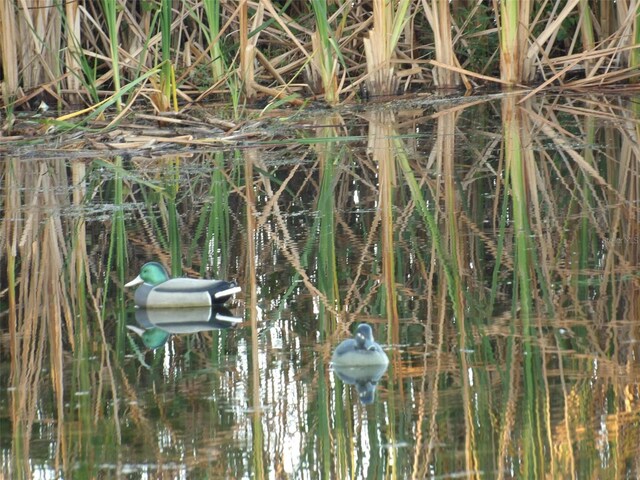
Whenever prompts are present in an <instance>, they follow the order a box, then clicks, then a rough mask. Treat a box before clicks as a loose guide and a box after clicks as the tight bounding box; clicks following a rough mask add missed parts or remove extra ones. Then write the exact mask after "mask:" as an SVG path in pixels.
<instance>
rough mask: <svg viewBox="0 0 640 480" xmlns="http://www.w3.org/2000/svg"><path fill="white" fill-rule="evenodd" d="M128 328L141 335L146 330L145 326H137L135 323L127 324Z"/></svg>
mask: <svg viewBox="0 0 640 480" xmlns="http://www.w3.org/2000/svg"><path fill="white" fill-rule="evenodd" d="M127 328H128V329H129V330H131V331H132V332H134V333H137V334H138V335H140V336H142V334H143V333H144V332H145V329H144V328H140V327H136V326H134V325H127Z"/></svg>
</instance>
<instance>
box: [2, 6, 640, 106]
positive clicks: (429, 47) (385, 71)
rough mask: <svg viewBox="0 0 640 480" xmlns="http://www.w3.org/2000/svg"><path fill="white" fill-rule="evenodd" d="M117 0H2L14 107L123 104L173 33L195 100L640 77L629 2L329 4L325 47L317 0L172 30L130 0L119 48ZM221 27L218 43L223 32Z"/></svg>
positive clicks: (242, 9)
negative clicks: (122, 95)
mask: <svg viewBox="0 0 640 480" xmlns="http://www.w3.org/2000/svg"><path fill="white" fill-rule="evenodd" d="M114 1H115V0H114ZM105 5H106V3H103V2H90V1H87V0H71V1H68V2H64V8H60V7H58V6H57V5H56V4H55V3H54V2H52V1H45V0H38V1H34V2H31V3H28V2H20V3H18V4H16V3H15V2H11V1H9V0H3V1H2V2H1V3H0V26H1V27H2V28H1V31H2V48H1V50H0V63H1V65H2V72H3V76H2V78H1V79H0V81H1V85H2V92H3V99H4V104H5V106H8V107H10V106H11V105H14V104H20V102H25V101H26V100H27V99H29V98H32V97H33V96H37V98H38V100H40V99H45V100H47V102H48V103H52V102H54V103H58V104H59V105H61V106H64V105H65V104H66V103H77V102H78V101H83V102H84V103H86V104H89V103H92V102H95V101H96V100H97V98H96V96H97V97H106V96H108V95H112V94H113V93H114V92H115V91H116V90H117V88H118V76H121V77H122V82H123V85H124V84H125V83H127V82H131V81H134V80H135V79H136V78H138V77H139V76H140V75H143V74H144V73H145V72H148V71H149V70H150V69H152V68H154V67H157V66H158V64H159V63H160V61H161V59H162V58H163V53H162V51H161V49H162V37H165V38H167V37H170V45H169V48H170V50H169V59H170V62H171V64H172V65H173V68H174V70H175V72H176V77H177V85H176V87H177V91H176V95H177V96H178V97H179V98H180V99H181V102H182V103H183V104H189V103H191V102H193V101H196V100H198V101H202V100H205V99H207V98H210V97H211V96H212V95H223V96H229V95H230V96H231V97H232V98H237V97H238V96H239V95H242V96H243V97H244V98H245V99H252V98H254V97H256V96H267V97H273V98H281V97H287V98H289V99H291V100H292V101H295V102H298V103H299V102H300V98H299V97H306V96H309V95H314V96H317V97H323V96H327V99H328V100H329V103H336V102H337V101H340V100H348V99H351V98H353V96H354V95H355V94H356V93H357V92H358V89H359V88H364V86H365V85H366V90H367V93H368V94H369V95H388V94H394V93H397V92H398V91H399V90H400V86H402V88H401V90H403V91H406V90H416V89H424V88H429V87H433V88H439V87H447V88H448V87H459V86H464V88H466V89H467V90H468V89H471V88H474V87H475V86H479V85H483V84H485V83H486V82H491V83H494V82H497V83H500V84H506V85H512V86H513V85H521V84H529V85H530V84H540V82H544V83H543V85H544V87H545V88H546V87H550V86H555V85H558V84H559V85H561V86H564V87H565V88H568V87H572V88H578V87H579V88H587V87H593V86H601V85H607V84H612V83H616V84H623V83H626V82H629V81H635V80H637V78H636V76H637V75H636V70H635V69H636V67H637V65H638V60H637V59H638V58H640V56H639V55H638V47H637V45H636V41H635V40H634V39H635V38H637V37H638V33H637V32H638V31H640V29H639V28H638V16H637V15H636V13H637V12H636V10H634V9H633V8H631V7H632V6H633V5H635V3H634V2H631V3H630V2H627V1H619V2H603V3H601V4H599V5H598V8H595V5H594V3H592V2H587V1H584V0H570V1H568V2H561V1H560V0H556V1H551V2H533V1H530V0H527V1H504V2H499V6H500V8H498V9H496V10H495V11H494V9H493V8H492V7H490V6H489V5H485V4H484V3H482V2H477V3H474V2H454V3H451V2H448V1H445V0H413V1H411V0H401V1H399V2H387V1H382V0H371V1H366V2H356V3H355V4H353V3H351V2H328V3H327V4H326V13H324V15H326V16H327V22H326V26H327V27H328V28H330V29H331V30H330V31H328V32H325V34H323V36H322V38H319V37H318V33H319V31H320V29H319V25H318V23H317V21H316V19H317V17H316V16H314V11H313V8H314V7H313V2H304V3H303V4H297V3H294V4H291V5H289V4H287V5H289V7H288V8H287V9H286V10H283V9H282V6H281V5H280V4H276V3H273V2H272V1H271V0H259V1H255V2H249V1H243V2H240V3H238V4H235V3H234V2H221V5H220V8H219V12H216V11H215V9H210V10H208V11H207V12H206V14H205V11H204V6H203V3H202V2H201V1H197V0H186V1H184V2H179V3H174V4H173V7H172V9H171V10H170V14H171V17H172V18H171V22H170V27H169V28H170V32H166V31H165V32H163V31H161V29H162V28H163V27H162V26H161V25H160V23H161V22H159V21H158V18H157V13H158V12H157V11H154V8H156V4H154V3H153V2H149V3H145V5H146V6H145V8H139V7H138V5H139V2H124V1H121V0H118V1H117V2H116V5H117V8H116V11H117V15H116V17H115V18H114V21H115V26H116V28H117V33H118V36H117V41H118V44H117V45H115V46H112V45H111V43H112V42H113V41H114V39H112V38H111V37H110V35H109V29H108V23H109V22H108V21H107V18H109V17H108V15H107V14H108V12H106V11H105V10H104V6H105ZM316 5H321V2H319V3H317V4H316ZM322 5H324V4H322ZM157 8H158V9H159V8H160V7H159V6H158V7H157ZM322 11H323V12H324V11H325V10H322ZM216 13H217V14H219V16H220V17H219V18H216V19H215V21H212V20H214V19H212V18H210V17H211V16H213V15H215V14H216ZM205 19H206V20H205ZM483 22H484V23H483ZM215 24H217V25H220V28H219V31H218V33H217V34H216V33H215V32H210V31H209V25H215ZM495 25H498V28H495ZM324 27H325V25H324V24H323V28H324ZM323 32H324V30H323ZM211 35H214V36H215V37H214V38H212V36H211ZM498 38H499V39H500V42H498V41H497V39H498ZM329 39H330V40H329ZM330 42H331V43H330ZM330 44H331V47H330V48H329V45H330ZM222 59H223V60H224V62H221V61H220V60H222ZM498 59H499V61H498ZM223 65H224V67H225V70H223V71H222V72H221V66H223ZM432 66H435V68H434V69H433V71H430V70H429V69H430V68H431V67H432ZM212 69H213V70H212ZM212 71H214V72H215V73H214V74H213V75H212V74H211V72H212ZM338 72H340V74H339V75H338ZM116 74H118V75H116ZM471 77H473V79H474V80H473V82H472V81H471ZM319 78H322V81H320V80H319ZM152 81H153V79H152ZM138 88H145V87H144V86H143V85H140V86H139V87H138ZM157 88H160V87H159V86H158V87H157ZM292 94H295V96H291V95H292ZM148 96H149V97H151V96H152V95H151V94H150V93H149V94H148ZM296 97H297V98H296ZM30 106H31V107H32V108H33V107H35V106H37V105H35V104H33V103H32V104H31V105H30Z"/></svg>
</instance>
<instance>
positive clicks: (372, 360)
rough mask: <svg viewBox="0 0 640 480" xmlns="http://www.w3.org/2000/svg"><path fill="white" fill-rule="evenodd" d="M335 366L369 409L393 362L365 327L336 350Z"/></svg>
mask: <svg viewBox="0 0 640 480" xmlns="http://www.w3.org/2000/svg"><path fill="white" fill-rule="evenodd" d="M331 364H332V365H333V370H334V371H335V372H336V374H337V375H338V377H339V378H340V379H341V380H342V381H343V382H344V383H346V384H349V385H355V386H356V390H357V391H358V395H359V397H360V402H362V403H363V404H364V405H369V404H371V403H373V401H374V399H375V391H376V386H377V383H378V381H379V380H380V378H382V375H384V372H386V371H387V366H388V365H389V358H388V357H387V354H386V353H384V350H382V347H381V346H380V345H378V344H377V343H376V341H375V340H374V339H373V331H372V330H371V326H370V325H369V324H367V323H361V324H360V325H358V328H356V333H355V335H354V337H353V338H350V339H348V340H345V341H343V342H342V343H341V344H340V345H338V346H337V347H336V349H335V351H334V352H333V356H332V357H331Z"/></svg>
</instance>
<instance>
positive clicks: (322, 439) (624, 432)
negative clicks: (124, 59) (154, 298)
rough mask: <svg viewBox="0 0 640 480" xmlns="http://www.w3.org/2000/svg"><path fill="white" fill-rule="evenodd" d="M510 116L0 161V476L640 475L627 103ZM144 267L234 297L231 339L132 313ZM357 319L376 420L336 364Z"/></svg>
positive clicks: (200, 322) (631, 122)
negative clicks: (196, 149) (228, 286)
mask: <svg viewBox="0 0 640 480" xmlns="http://www.w3.org/2000/svg"><path fill="white" fill-rule="evenodd" d="M517 100H518V99H517V98H515V97H507V98H505V99H501V100H493V101H479V102H474V103H470V104H467V105H456V106H453V107H452V106H451V105H440V106H433V105H427V104H425V105H415V106H414V108H413V109H412V110H410V111H408V110H403V111H401V112H399V111H393V110H392V109H391V108H387V107H380V106H378V107H374V108H371V109H368V110H366V111H365V110H363V111H359V112H357V113H353V112H350V113H344V114H343V115H339V114H337V113H336V114H332V115H328V116H323V117H311V118H306V119H304V124H305V125H304V127H297V126H296V125H297V124H296V123H295V122H293V123H285V124H284V125H285V128H283V129H282V131H277V132H274V137H278V138H282V137H283V136H285V138H284V139H283V140H281V141H276V142H274V143H271V144H264V145H254V146H251V147H250V148H242V149H240V148H238V149H234V148H229V149H224V150H222V149H221V150H215V151H207V152H202V153H198V154H197V155H193V156H190V157H182V158H181V157H178V156H174V157H166V158H160V159H154V160H149V159H145V158H143V157H137V156H135V155H134V156H132V157H128V156H127V157H114V158H105V159H100V160H86V161H73V162H71V163H69V162H66V161H63V160H57V159H56V160H47V159H43V160H32V159H29V160H24V159H19V158H8V159H5V162H4V163H3V167H2V168H3V170H2V187H1V188H2V190H1V192H2V202H3V204H2V208H3V218H2V230H1V237H0V245H2V246H3V251H4V252H5V253H4V254H3V256H2V260H1V272H2V273H0V275H1V277H0V278H2V286H3V289H2V292H1V295H2V297H1V300H0V301H1V302H2V303H1V309H2V316H1V317H0V335H1V336H0V347H1V350H0V360H1V363H0V454H1V455H2V465H3V467H2V468H3V472H2V473H3V474H4V476H5V477H6V478H33V477H38V478H56V477H64V478H95V477H100V478H110V477H118V478H402V479H404V478H424V477H430V476H433V477H447V476H462V477H484V478H487V477H489V478H491V477H502V478H513V477H516V478H536V477H552V478H571V477H574V478H575V477H578V478H584V477H591V478H595V477H597V478H610V477H617V476H627V477H635V476H637V475H638V474H640V468H639V466H638V455H637V439H638V437H639V436H640V416H639V412H640V408H639V407H640V398H639V396H640V391H639V389H638V378H639V373H640V372H639V369H638V364H637V355H638V353H639V352H638V344H637V336H638V327H637V325H638V324H637V319H638V318H639V317H640V315H639V312H638V307H639V306H640V302H639V299H638V292H639V289H638V285H639V275H638V273H639V271H638V243H639V239H640V231H639V220H640V210H639V200H638V192H639V191H640V189H639V186H640V160H639V159H640V152H639V147H638V145H639V142H638V126H637V125H638V115H637V107H636V105H637V102H635V103H634V102H632V101H624V100H620V99H612V100H608V99H605V98H595V99H591V98H587V97H585V98H581V99H563V98H560V99H558V98H554V99H546V98H539V99H529V100H528V101H526V102H524V103H522V104H519V103H517ZM301 122H302V121H301ZM150 260H158V261H161V262H163V263H164V264H165V265H166V266H167V267H168V268H170V269H171V270H172V271H173V273H174V275H181V274H187V275H192V276H202V277H217V278H230V279H236V280H237V281H238V283H239V284H240V285H241V286H242V288H243V291H242V293H240V294H238V295H236V299H235V300H234V301H232V302H230V303H229V304H228V305H227V307H228V308H229V311H225V312H224V315H223V316H224V317H226V318H227V321H226V323H225V322H224V321H223V322H222V324H220V323H216V322H218V321H219V320H220V318H218V319H217V320H216V318H215V314H216V312H205V313H202V312H188V313H187V312H186V311H185V312H181V313H179V314H176V315H175V316H172V314H171V312H169V313H168V314H165V315H163V314H158V315H157V316H155V317H154V316H153V315H151V316H149V315H146V316H145V315H141V312H139V311H138V312H136V311H135V309H134V308H133V305H132V304H133V302H132V294H131V292H129V291H124V290H123V289H122V285H123V284H124V283H125V281H126V280H129V279H131V278H133V277H134V276H135V275H136V274H137V272H138V271H139V269H140V266H141V265H142V264H144V263H145V262H147V261H150ZM234 316H235V317H238V318H237V319H234V320H229V319H231V318H233V317H234ZM359 322H367V323H370V324H371V325H372V326H373V329H374V333H375V336H376V339H377V340H378V341H379V342H380V343H382V344H383V345H385V350H386V352H387V354H388V356H389V359H390V364H389V367H388V370H387V371H386V372H385V373H384V374H383V375H382V377H379V376H377V375H374V376H373V379H372V381H371V385H369V388H370V387H373V388H374V389H375V394H374V396H373V399H372V400H373V401H372V402H371V403H370V404H368V402H366V401H365V402H364V403H363V402H361V399H360V397H359V393H360V392H361V389H359V388H358V387H357V386H356V385H354V384H353V383H354V382H355V381H352V380H353V378H352V377H343V379H341V378H340V376H339V375H338V374H337V372H334V371H333V370H332V368H331V366H330V359H331V353H332V350H333V348H334V347H335V346H336V345H337V344H338V343H339V342H340V341H341V340H343V339H345V338H347V337H348V336H350V332H352V331H353V329H354V328H355V326H356V324H357V323H359ZM136 326H137V327H139V328H140V329H141V330H139V331H136V330H135V328H131V327H136ZM158 328H159V329H160V331H159V332H158V330H155V329H158ZM146 332H151V334H148V335H147V336H148V337H150V338H149V339H147V340H148V341H147V340H145V339H144V338H143V337H141V336H140V335H144V334H146ZM363 388H365V387H363Z"/></svg>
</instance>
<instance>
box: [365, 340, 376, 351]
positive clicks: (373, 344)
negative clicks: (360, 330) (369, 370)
mask: <svg viewBox="0 0 640 480" xmlns="http://www.w3.org/2000/svg"><path fill="white" fill-rule="evenodd" d="M364 349H365V350H375V349H376V342H374V341H373V340H370V339H368V338H367V339H366V340H365V341H364Z"/></svg>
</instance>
